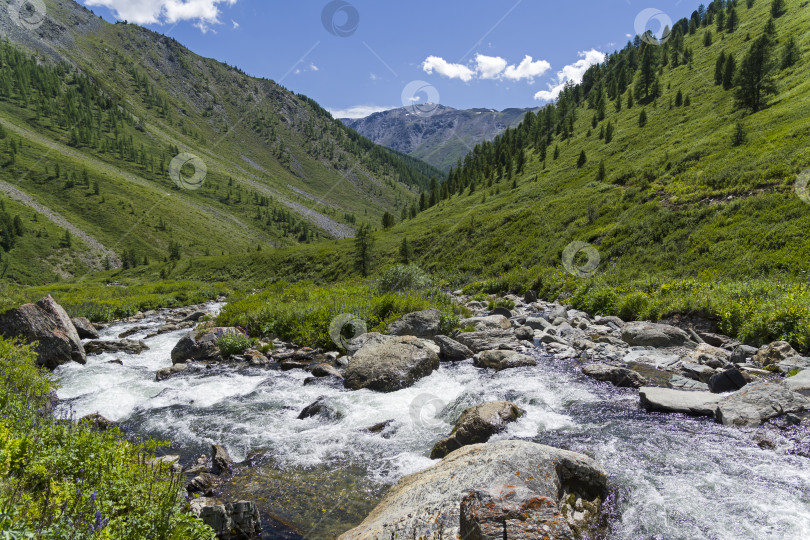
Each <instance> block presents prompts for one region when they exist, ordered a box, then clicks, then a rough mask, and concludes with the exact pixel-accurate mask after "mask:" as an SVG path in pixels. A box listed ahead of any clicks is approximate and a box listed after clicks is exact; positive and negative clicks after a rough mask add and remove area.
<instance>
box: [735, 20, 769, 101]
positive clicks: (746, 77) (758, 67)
mask: <svg viewBox="0 0 810 540" xmlns="http://www.w3.org/2000/svg"><path fill="white" fill-rule="evenodd" d="M771 56H772V55H771V41H770V40H769V39H768V38H767V37H766V36H761V37H759V38H758V39H757V40H756V41H754V43H753V44H752V45H751V48H750V49H749V50H748V53H746V55H745V58H743V60H742V62H741V63H740V69H739V71H738V72H737V77H736V79H735V84H736V86H737V91H736V94H735V97H736V98H737V103H738V104H739V105H740V106H741V107H745V108H747V109H750V110H751V111H752V112H757V111H759V110H761V109H762V108H763V107H765V105H766V103H767V99H768V96H769V95H771V94H773V93H775V92H776V85H775V84H774V82H773V78H772V76H771V73H770V72H771V66H772V64H773V62H772V59H771Z"/></svg>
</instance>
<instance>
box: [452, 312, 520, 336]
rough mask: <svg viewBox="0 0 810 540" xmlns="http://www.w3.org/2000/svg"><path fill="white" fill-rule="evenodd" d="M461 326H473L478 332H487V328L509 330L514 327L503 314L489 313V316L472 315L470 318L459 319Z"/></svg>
mask: <svg viewBox="0 0 810 540" xmlns="http://www.w3.org/2000/svg"><path fill="white" fill-rule="evenodd" d="M458 324H459V326H460V327H461V328H466V327H469V326H472V327H473V328H475V331H476V332H485V331H487V330H508V329H510V328H512V323H511V322H509V319H508V318H506V317H504V316H503V315H489V316H487V317H470V318H469V319H461V321H459V323H458Z"/></svg>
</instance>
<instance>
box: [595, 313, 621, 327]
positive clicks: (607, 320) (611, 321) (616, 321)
mask: <svg viewBox="0 0 810 540" xmlns="http://www.w3.org/2000/svg"><path fill="white" fill-rule="evenodd" d="M594 322H595V323H596V324H606V325H608V326H610V325H613V326H615V327H616V328H619V329H621V328H622V327H624V325H625V324H627V323H625V322H624V321H623V320H621V319H620V318H619V317H614V316H610V317H597V318H596V319H594Z"/></svg>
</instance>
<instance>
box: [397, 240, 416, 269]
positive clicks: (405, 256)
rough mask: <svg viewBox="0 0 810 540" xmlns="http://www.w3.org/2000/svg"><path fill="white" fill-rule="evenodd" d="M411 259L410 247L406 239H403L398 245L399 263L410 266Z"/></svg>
mask: <svg viewBox="0 0 810 540" xmlns="http://www.w3.org/2000/svg"><path fill="white" fill-rule="evenodd" d="M412 258H413V251H412V250H411V246H410V245H409V244H408V239H407V238H403V239H402V243H400V244H399V261H400V262H401V263H402V264H410V263H411V259H412Z"/></svg>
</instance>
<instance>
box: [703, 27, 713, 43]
mask: <svg viewBox="0 0 810 540" xmlns="http://www.w3.org/2000/svg"><path fill="white" fill-rule="evenodd" d="M703 46H704V47H711V46H712V31H711V30H706V33H705V34H703Z"/></svg>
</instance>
